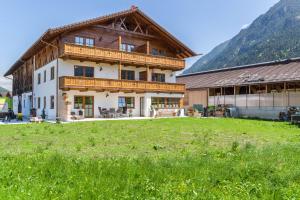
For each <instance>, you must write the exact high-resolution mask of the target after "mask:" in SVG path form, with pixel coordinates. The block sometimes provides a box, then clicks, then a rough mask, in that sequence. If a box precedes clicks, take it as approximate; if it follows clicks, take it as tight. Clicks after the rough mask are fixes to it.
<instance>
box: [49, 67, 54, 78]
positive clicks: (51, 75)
mask: <svg viewBox="0 0 300 200" xmlns="http://www.w3.org/2000/svg"><path fill="white" fill-rule="evenodd" d="M54 70H55V68H54V67H51V74H50V80H54V77H55V75H54V73H55V71H54Z"/></svg>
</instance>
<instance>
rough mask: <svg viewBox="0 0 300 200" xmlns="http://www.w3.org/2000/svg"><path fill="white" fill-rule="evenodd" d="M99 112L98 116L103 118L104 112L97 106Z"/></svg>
mask: <svg viewBox="0 0 300 200" xmlns="http://www.w3.org/2000/svg"><path fill="white" fill-rule="evenodd" d="M98 110H99V113H100V116H99V117H100V118H105V112H104V109H102V108H101V107H98Z"/></svg>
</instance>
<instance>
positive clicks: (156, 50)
mask: <svg viewBox="0 0 300 200" xmlns="http://www.w3.org/2000/svg"><path fill="white" fill-rule="evenodd" d="M151 53H152V55H155V56H157V55H159V52H158V49H155V48H153V49H152V52H151Z"/></svg>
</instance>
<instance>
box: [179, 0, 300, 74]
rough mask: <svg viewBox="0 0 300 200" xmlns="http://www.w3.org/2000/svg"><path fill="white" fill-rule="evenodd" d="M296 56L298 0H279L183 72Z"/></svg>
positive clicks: (299, 28) (298, 46)
mask: <svg viewBox="0 0 300 200" xmlns="http://www.w3.org/2000/svg"><path fill="white" fill-rule="evenodd" d="M295 57H300V0H281V1H280V2H278V3H277V4H275V5H274V6H273V7H272V8H271V9H270V10H269V11H268V12H267V13H266V14H264V15H261V16H260V17H258V18H257V19H256V20H255V21H254V22H253V23H252V24H251V25H250V26H249V27H248V28H246V29H243V30H241V31H240V33H239V34H237V35H236V36H235V37H234V38H232V39H231V40H229V41H227V42H224V43H222V44H220V45H219V46H217V47H216V48H214V49H213V50H212V51H211V52H210V53H208V54H206V55H205V56H203V57H201V58H200V59H199V60H198V61H197V62H196V63H195V64H194V65H193V66H192V67H191V68H189V69H187V70H185V71H184V72H183V73H184V74H187V73H195V72H200V71H207V70H214V69H220V68H228V67H235V66H241V65H248V64H254V63H261V62H268V61H274V60H282V59H289V58H295Z"/></svg>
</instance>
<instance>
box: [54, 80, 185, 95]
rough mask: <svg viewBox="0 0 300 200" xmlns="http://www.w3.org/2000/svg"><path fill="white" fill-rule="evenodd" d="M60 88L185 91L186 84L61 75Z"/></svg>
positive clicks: (116, 90)
mask: <svg viewBox="0 0 300 200" xmlns="http://www.w3.org/2000/svg"><path fill="white" fill-rule="evenodd" d="M59 88H60V89H62V90H91V91H115V92H118V91H120V92H142V93H143V92H162V93H184V92H185V85H184V84H175V83H157V82H146V81H127V80H114V79H101V78H85V77H66V76H65V77H61V78H60V79H59Z"/></svg>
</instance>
